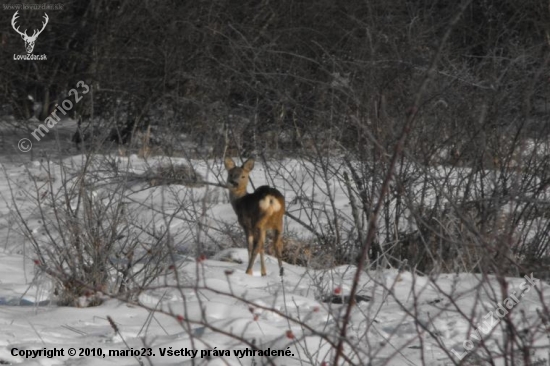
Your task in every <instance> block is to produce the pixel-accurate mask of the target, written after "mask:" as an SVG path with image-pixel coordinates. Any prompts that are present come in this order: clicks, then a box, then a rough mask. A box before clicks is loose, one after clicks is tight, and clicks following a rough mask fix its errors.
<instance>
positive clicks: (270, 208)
mask: <svg viewBox="0 0 550 366" xmlns="http://www.w3.org/2000/svg"><path fill="white" fill-rule="evenodd" d="M224 163H225V169H227V188H228V189H229V196H230V199H231V205H232V206H233V209H234V210H235V213H236V214H237V218H238V220H239V224H240V225H241V226H242V228H243V229H244V233H245V235H246V240H247V242H248V267H247V269H246V273H247V274H249V275H251V274H252V266H253V265H254V261H255V260H256V256H257V255H258V253H259V254H260V261H261V273H262V276H265V275H266V270H265V262H264V243H265V234H266V231H267V230H273V231H274V232H275V238H274V239H273V248H274V249H275V255H276V256H277V259H278V261H279V268H280V274H281V275H282V273H283V272H282V268H283V263H282V260H281V256H282V255H281V253H282V250H283V241H282V237H281V235H282V233H283V216H284V214H285V198H284V196H283V195H282V194H281V192H279V191H278V190H276V189H275V188H271V187H269V186H261V187H259V188H258V189H256V191H254V193H251V194H249V193H247V192H246V187H247V186H248V180H249V179H248V174H249V173H250V171H251V170H252V169H253V168H254V159H248V160H247V161H246V162H245V163H244V164H243V165H242V166H241V167H238V166H236V165H235V162H234V161H233V159H231V158H226V159H225V162H224Z"/></svg>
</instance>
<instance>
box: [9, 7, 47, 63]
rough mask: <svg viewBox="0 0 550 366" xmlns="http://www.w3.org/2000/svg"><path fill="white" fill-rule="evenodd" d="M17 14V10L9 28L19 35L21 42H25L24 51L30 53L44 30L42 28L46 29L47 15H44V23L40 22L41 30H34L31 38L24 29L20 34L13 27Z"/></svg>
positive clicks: (17, 29)
mask: <svg viewBox="0 0 550 366" xmlns="http://www.w3.org/2000/svg"><path fill="white" fill-rule="evenodd" d="M17 13H19V10H17V11H16V12H15V14H13V17H12V18H11V26H12V27H13V29H14V30H15V31H16V32H17V33H19V34H20V35H21V38H23V41H25V49H26V50H27V53H32V51H33V49H34V43H35V42H36V39H37V38H38V36H39V35H40V33H42V31H43V30H44V28H46V24H48V20H49V18H48V14H46V13H44V20H45V21H44V22H42V29H40V30H37V29H35V30H34V32H33V34H32V36H29V35H28V34H27V30H26V29H25V31H24V32H21V31H19V27H15V21H16V20H17V18H18V15H17Z"/></svg>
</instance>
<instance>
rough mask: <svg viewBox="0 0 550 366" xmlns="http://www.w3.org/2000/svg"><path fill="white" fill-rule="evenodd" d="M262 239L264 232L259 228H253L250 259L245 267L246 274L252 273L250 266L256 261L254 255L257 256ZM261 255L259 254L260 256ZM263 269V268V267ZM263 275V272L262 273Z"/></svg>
mask: <svg viewBox="0 0 550 366" xmlns="http://www.w3.org/2000/svg"><path fill="white" fill-rule="evenodd" d="M263 239H265V232H262V230H260V229H255V230H254V240H253V244H252V250H251V251H250V253H251V254H250V260H249V262H248V268H247V269H246V274H249V275H251V274H252V267H253V266H254V262H255V261H256V257H257V256H258V253H259V252H260V249H261V248H262V246H263V241H262V240H263ZM260 257H261V256H260ZM264 269H265V268H264ZM262 276H263V274H262Z"/></svg>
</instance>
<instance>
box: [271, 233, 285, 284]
mask: <svg viewBox="0 0 550 366" xmlns="http://www.w3.org/2000/svg"><path fill="white" fill-rule="evenodd" d="M273 249H274V250H275V255H276V256H277V261H278V262H279V276H282V275H283V259H282V258H283V240H282V237H281V231H280V230H275V237H274V238H273Z"/></svg>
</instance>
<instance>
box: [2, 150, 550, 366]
mask: <svg viewBox="0 0 550 366" xmlns="http://www.w3.org/2000/svg"><path fill="white" fill-rule="evenodd" d="M85 161H86V160H85V157H84V156H81V155H78V156H73V157H68V158H65V159H63V160H62V161H51V162H49V164H48V162H45V161H42V162H39V161H32V162H5V163H4V164H2V172H1V177H0V238H1V239H2V240H1V241H0V365H2V364H8V365H9V364H21V365H76V364H78V365H106V364H124V365H203V364H204V365H263V364H275V365H322V364H323V363H324V362H326V364H327V365H329V364H332V363H331V362H332V360H333V359H334V354H335V346H336V345H337V344H338V341H339V338H338V336H339V334H340V328H339V326H340V324H341V323H342V318H343V315H344V313H345V310H346V308H347V306H348V305H347V303H346V301H343V302H344V304H341V303H338V302H339V301H337V300H338V298H340V299H344V300H345V299H346V298H345V296H346V295H347V294H349V292H350V289H351V287H352V285H353V280H354V275H355V272H356V268H355V267H353V266H340V267H336V268H327V269H323V270H313V269H308V268H304V267H300V266H294V265H291V264H286V263H285V265H284V267H285V275H284V277H283V278H282V279H281V277H279V275H278V272H279V271H278V266H277V261H276V259H275V258H273V257H268V258H267V263H266V264H267V272H268V275H267V276H266V277H261V276H260V274H259V265H260V264H259V260H258V261H257V262H256V265H255V267H254V269H255V272H254V276H252V277H251V276H248V275H246V274H245V273H244V270H245V268H246V264H247V263H246V260H247V252H246V249H239V248H233V247H232V246H233V245H231V243H227V245H225V246H224V245H223V241H224V240H228V236H227V235H226V234H225V233H223V232H222V230H221V229H222V228H226V229H227V228H230V229H234V230H235V232H238V233H239V236H238V239H239V240H241V242H242V247H243V248H244V238H243V236H242V234H240V230H239V228H238V227H237V224H236V217H235V214H234V213H233V211H232V208H231V206H230V204H229V202H228V199H227V197H226V192H225V191H224V190H223V189H222V188H220V187H215V186H200V187H188V186H184V185H176V184H172V185H170V186H154V187H150V182H147V181H144V180H134V181H132V180H124V182H123V183H124V187H125V189H126V190H125V193H124V201H125V204H126V205H127V207H128V210H129V211H131V212H132V215H133V216H132V218H133V220H135V221H136V222H141V223H148V224H149V225H152V227H155V228H157V229H159V230H160V229H161V228H162V227H164V228H165V227H166V226H169V227H170V228H171V231H172V232H173V233H174V235H173V238H172V241H173V243H174V247H175V248H177V256H176V258H175V264H174V265H172V266H170V267H169V268H168V269H167V270H166V271H164V272H163V274H162V275H161V276H160V277H158V278H157V279H156V280H155V281H153V282H152V283H151V284H149V285H148V287H147V289H146V290H145V291H143V292H141V293H140V294H139V297H138V298H137V299H136V301H124V300H123V299H117V298H116V297H110V298H109V297H107V296H105V297H104V299H105V301H104V302H103V304H101V305H99V306H97V307H90V308H79V307H58V306H56V305H55V303H54V302H52V301H55V297H54V285H53V282H52V280H51V279H50V277H49V276H48V275H47V274H46V273H45V272H44V268H45V267H44V266H43V265H42V264H40V263H39V262H38V261H37V256H36V255H35V253H34V251H33V247H32V246H31V245H30V244H29V240H28V239H27V238H25V237H24V236H22V235H21V232H22V230H23V229H22V227H21V225H20V221H19V220H18V219H17V215H16V214H15V211H16V208H17V210H18V211H19V213H20V215H21V216H22V217H23V218H24V219H25V222H26V223H27V225H28V229H29V231H30V232H32V235H33V237H34V238H35V239H36V241H37V242H38V243H40V244H47V242H48V240H49V239H51V238H54V239H56V238H60V237H62V235H63V233H56V232H53V233H50V234H48V235H46V229H48V228H47V225H48V223H47V222H46V223H45V222H44V217H51V215H53V213H52V212H50V211H48V210H47V209H46V212H44V211H40V210H38V209H37V204H36V202H41V205H42V207H45V208H47V207H51V206H52V202H51V201H52V200H54V199H57V197H61V194H60V192H62V191H63V190H64V189H66V188H67V187H72V185H73V184H77V183H75V182H76V181H77V179H78V177H79V175H78V172H80V171H81V169H82V167H83V164H84V162H85ZM166 163H167V161H166V160H165V159H161V158H150V159H149V160H148V161H144V160H143V159H140V158H138V157H137V156H135V155H134V156H130V157H129V158H125V157H97V158H96V159H94V160H93V161H92V162H91V164H90V166H92V168H94V167H95V168H97V169H92V168H89V169H90V170H89V171H90V172H91V171H93V172H94V174H90V175H89V177H88V181H87V183H88V184H90V185H89V187H92V188H90V192H89V193H90V195H91V197H93V200H94V202H98V204H99V203H102V204H104V205H109V202H112V197H113V196H114V195H117V194H119V192H120V191H119V188H120V187H121V181H120V179H119V178H118V177H119V176H118V175H117V173H116V172H121V171H124V172H130V173H133V174H135V176H139V175H140V174H143V173H144V172H147V171H148V169H150V168H151V167H155V166H160V165H162V164H166ZM172 163H175V164H183V163H188V161H186V160H184V159H180V160H174V159H172ZM191 163H192V164H193V166H194V167H195V169H196V170H197V171H198V172H199V173H201V174H202V175H203V177H204V178H205V179H206V180H207V181H209V182H218V181H223V179H224V178H225V172H224V171H223V169H222V166H221V164H220V162H219V161H217V162H216V161H212V160H209V161H192V162H191ZM109 164H110V165H109ZM113 164H114V165H116V168H115V169H111V170H102V169H101V167H103V166H106V165H109V166H111V168H113ZM282 166H285V167H286V168H287V169H286V171H285V172H281V171H279V173H280V174H278V175H277V176H274V177H273V179H270V178H269V174H267V169H264V167H263V166H262V165H261V164H260V163H257V167H256V168H255V170H254V171H253V172H252V174H251V177H252V180H253V182H254V183H255V185H256V186H260V185H262V184H264V183H271V184H275V185H276V186H277V187H278V188H279V189H280V190H281V191H283V192H284V193H285V196H286V201H287V203H288V207H287V209H288V210H289V211H290V210H292V211H293V212H294V214H295V215H296V216H298V217H308V216H307V212H303V211H304V210H305V209H304V208H303V207H298V206H296V204H293V203H292V202H297V201H299V199H298V198H301V199H303V197H302V193H303V195H304V196H305V195H306V194H307V195H308V197H310V199H311V201H310V204H311V207H314V206H316V205H325V204H327V205H328V204H329V203H327V202H326V198H325V197H323V196H322V190H320V189H317V190H316V191H315V192H314V193H312V191H311V190H312V189H313V187H315V184H314V180H315V179H317V177H315V176H312V175H311V174H310V173H308V172H306V171H304V170H302V168H301V167H302V166H303V165H302V164H298V163H297V162H296V161H293V160H289V161H285V162H284V163H283V164H282ZM52 177H53V179H52ZM290 178H292V179H290ZM289 182H294V183H293V184H295V185H296V186H292V184H291V183H289ZM298 187H300V188H298ZM333 189H334V190H335V192H334V193H335V194H334V197H335V198H336V199H335V203H334V204H335V206H336V208H337V209H338V210H341V211H342V215H348V216H349V215H350V212H349V202H348V201H347V198H346V195H345V193H344V192H345V191H344V188H342V187H339V186H337V185H334V186H333ZM295 192H299V193H295ZM54 197H56V198H54ZM48 200H49V201H48ZM71 204H72V203H71ZM182 207H183V209H182ZM313 212H315V211H314V210H313V209H311V213H313ZM301 215H304V216H301ZM167 217H170V220H169V221H167V220H166V218H167ZM320 220H321V218H320ZM199 222H200V224H201V225H200V226H201V230H200V234H198V233H199V231H198V230H197V226H198V223H199ZM285 225H286V230H287V231H292V232H300V231H302V232H304V231H305V230H304V229H303V227H302V226H301V225H300V224H298V223H297V222H294V221H292V220H286V221H285ZM305 234H306V232H304V235H305ZM140 238H142V236H140ZM209 241H216V242H217V243H218V245H220V246H221V247H225V248H226V249H221V250H220V251H219V252H218V253H216V254H215V255H214V256H211V257H209V258H203V257H200V250H197V249H196V248H197V242H199V243H203V244H204V243H207V242H209ZM220 242H221V243H222V244H219V243H220ZM203 244H201V245H203ZM204 245H206V244H204ZM530 281H531V282H530ZM530 281H528V280H527V279H526V278H508V279H506V282H505V283H504V284H503V283H502V282H498V281H497V280H496V279H495V278H491V277H489V278H481V276H480V275H475V274H467V273H460V274H439V275H437V276H435V275H434V276H433V277H426V276H418V275H413V274H411V273H410V272H407V271H401V272H400V271H398V270H395V269H391V270H390V269H388V270H383V271H371V272H364V273H362V274H361V279H360V283H359V284H358V289H359V291H358V295H361V297H358V303H357V305H356V306H354V307H353V309H352V311H351V315H350V319H349V326H348V330H347V337H346V339H345V342H344V357H341V358H340V360H341V362H342V364H350V363H351V364H357V365H421V364H425V365H452V364H455V363H456V362H458V361H459V359H460V358H461V357H464V356H466V355H468V354H469V352H468V351H467V350H468V349H470V348H471V347H473V346H477V345H478V344H479V342H478V340H479V338H482V339H484V340H485V341H484V342H483V344H484V346H483V347H486V348H485V349H484V348H483V347H481V348H476V349H475V350H473V351H472V355H470V359H469V360H470V361H468V362H470V363H469V364H472V365H477V364H484V363H482V362H481V361H479V362H478V361H476V354H479V355H484V354H486V353H487V352H491V353H493V354H498V353H499V347H500V348H502V344H503V340H504V339H505V334H506V329H507V324H508V323H507V322H511V323H510V324H514V325H515V326H516V327H517V329H518V330H528V333H529V334H527V335H525V336H526V337H532V338H533V339H534V341H533V342H532V343H533V344H534V345H535V346H536V347H535V348H532V353H533V354H532V355H531V361H532V362H533V364H534V360H537V359H539V360H540V359H545V358H548V344H549V341H548V338H547V337H546V333H545V331H544V329H543V327H542V326H541V325H540V323H541V319H540V316H539V313H538V312H537V309H540V310H543V309H544V307H545V305H544V304H545V303H546V304H547V303H548V302H549V300H550V298H549V297H548V296H549V295H548V289H549V288H548V285H546V284H545V283H543V282H542V281H540V280H533V279H530ZM361 300H363V301H361ZM364 300H367V301H364ZM508 310H509V311H508ZM505 313H507V314H505ZM501 315H502V316H503V317H504V319H505V320H500V319H501ZM468 319H472V322H469V321H468ZM508 329H509V327H508ZM70 348H74V349H76V352H77V353H76V355H74V356H69V355H68V352H69V349H70ZM44 349H46V350H54V349H57V350H63V355H57V356H55V357H53V358H48V357H46V356H44V355H41V356H38V357H36V358H25V357H23V356H21V354H24V352H25V350H27V351H32V350H35V351H38V350H44ZM81 349H83V350H84V351H82V352H88V355H86V354H85V353H84V354H80V352H81V351H80V350H81ZM86 349H87V351H86ZM132 349H133V350H134V351H136V350H140V352H139V353H140V355H139V356H138V355H135V356H134V355H131V354H130V355H128V350H132ZM142 349H143V352H141V351H142ZM268 349H270V350H276V351H282V353H281V354H280V355H279V356H276V357H265V356H263V355H262V356H260V355H259V353H256V354H255V355H250V353H245V354H243V353H241V352H243V351H246V350H262V351H266V350H268ZM109 351H116V352H118V351H120V353H119V355H118V356H115V355H114V354H109ZM176 351H177V352H176ZM93 352H95V353H96V355H95V356H94V355H93ZM99 352H101V354H100V355H98V354H99ZM179 352H181V354H180V353H179ZM14 354H15V355H14ZM29 354H32V352H29ZM35 354H37V353H35ZM176 354H177V355H176ZM522 357H523V356H521V355H518V359H520V358H522ZM494 364H496V365H501V364H505V362H504V360H503V359H502V358H500V359H499V358H495V359H494ZM516 364H517V363H516Z"/></svg>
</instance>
